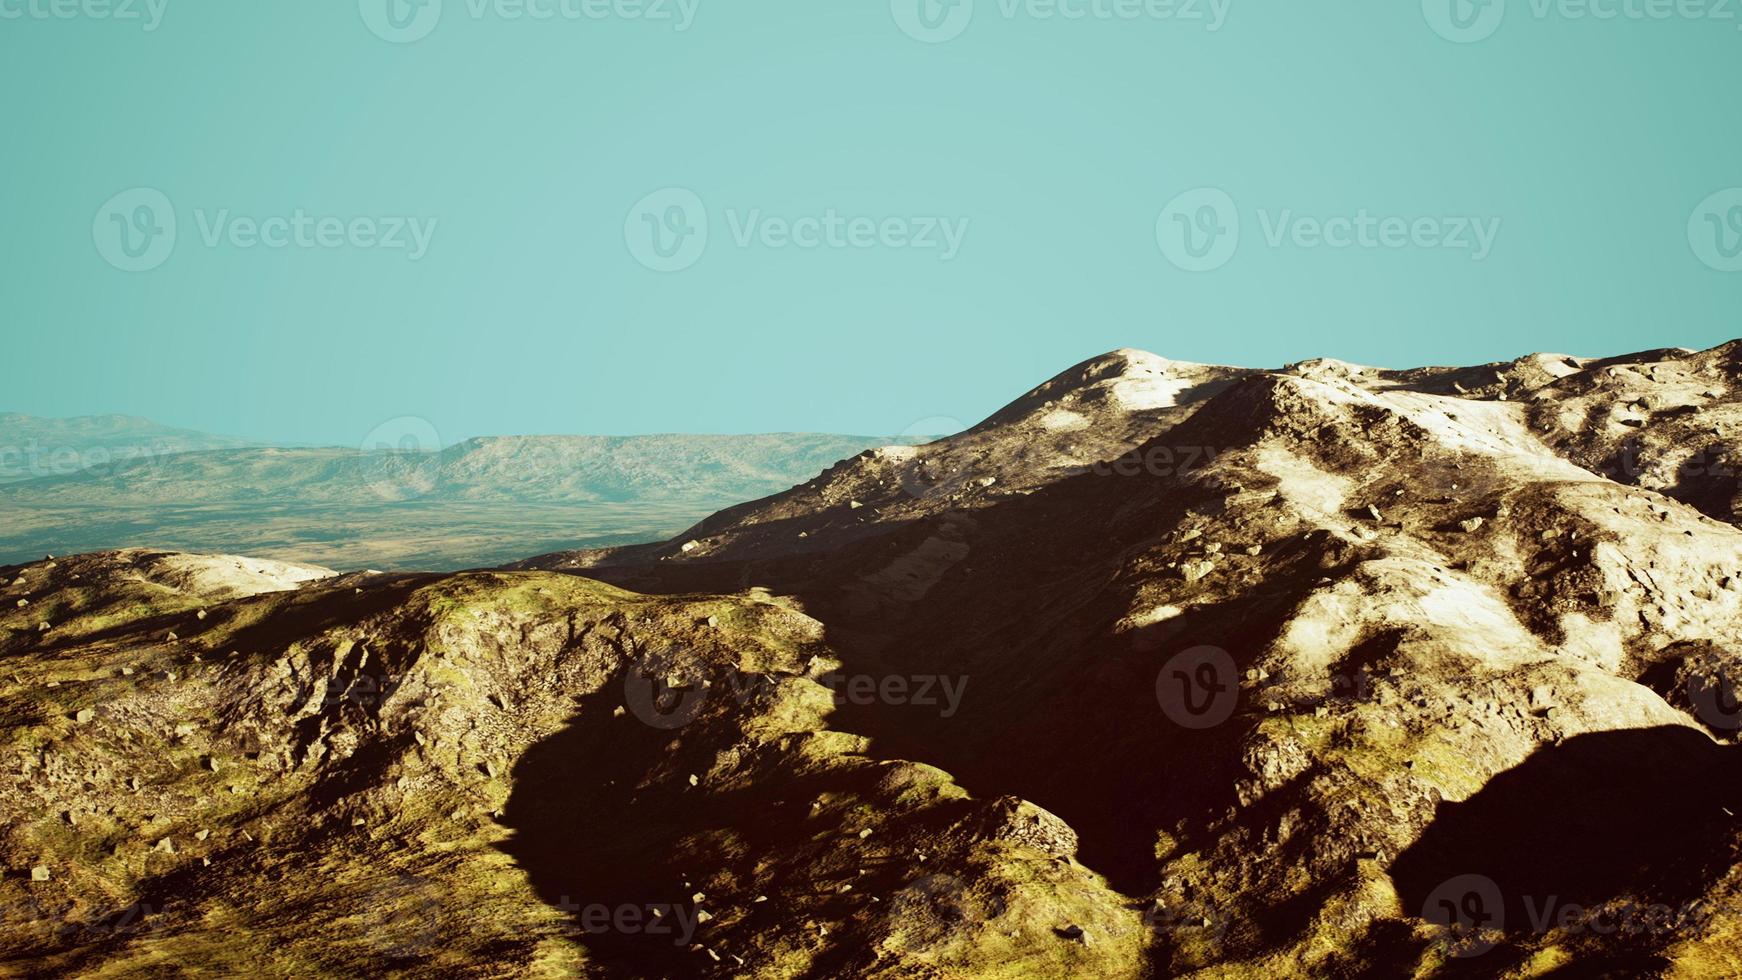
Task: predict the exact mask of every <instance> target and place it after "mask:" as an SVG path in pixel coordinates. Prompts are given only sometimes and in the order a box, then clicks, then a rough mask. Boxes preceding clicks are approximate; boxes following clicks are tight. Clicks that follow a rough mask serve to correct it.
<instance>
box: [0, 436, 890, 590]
mask: <svg viewBox="0 0 1742 980" xmlns="http://www.w3.org/2000/svg"><path fill="white" fill-rule="evenodd" d="M891 441H892V440H890V439H884V438H875V437H869V436H842V435H826V434H807V433H785V434H773V435H745V436H717V435H649V436H626V437H609V436H502V437H490V438H479V439H470V440H467V441H465V442H462V443H460V444H458V445H455V446H450V447H448V448H447V449H444V450H441V451H439V452H428V453H423V452H398V451H378V452H364V451H361V450H358V449H344V448H334V447H327V448H309V447H283V446H250V445H245V444H243V443H242V441H241V440H236V439H230V438H227V437H222V436H210V435H206V434H204V433H199V432H192V431H188V430H184V429H175V428H170V427H167V426H161V425H158V424H156V423H154V422H150V421H148V420H145V419H138V418H130V417H125V416H101V417H91V418H82V419H39V418H33V417H31V416H24V415H4V416H0V561H11V560H21V559H23V558H26V557H30V556H36V555H41V554H43V553H47V552H57V553H59V552H73V551H93V550H101V549H105V548H114V547H120V546H122V545H130V544H138V543H142V542H143V543H148V544H151V545H153V546H155V547H164V548H176V549H202V548H203V549H213V548H228V549H232V550H235V549H247V550H250V551H252V552H254V553H256V554H260V555H263V556H265V557H281V556H282V557H289V556H291V555H303V556H308V557H312V558H313V559H314V560H318V561H321V562H324V563H326V564H330V565H334V566H336V567H340V568H356V567H363V566H371V567H382V568H402V567H418V568H458V567H465V566H467V565H470V564H474V563H477V562H480V561H484V562H491V563H495V562H502V561H508V560H510V559H512V558H518V557H523V556H525V555H527V554H533V553H538V552H542V551H550V550H553V549H555V548H568V547H586V546H593V545H597V544H607V543H609V544H619V543H626V542H629V541H646V540H652V539H656V538H659V537H663V536H666V535H669V534H672V533H675V532H676V531H678V530H680V529H681V528H683V527H685V526H687V525H688V524H690V523H693V522H694V521H696V520H699V519H700V518H702V517H703V516H705V515H707V514H709V513H711V512H713V511H715V510H718V509H720V508H722V507H725V506H729V505H731V504H735V503H739V502H741V501H745V500H753V499H756V498H760V497H764V496H767V495H769V494H772V493H778V492H780V491H782V490H786V489H788V488H790V487H792V486H794V485H796V484H799V483H802V482H804V481H805V480H808V479H810V478H812V477H814V476H816V475H817V474H818V473H820V472H822V471H823V470H825V469H828V468H829V467H830V466H832V465H834V464H835V463H836V462H838V461H840V460H842V459H846V458H849V457H852V456H856V455H858V454H859V453H861V452H863V451H865V450H866V449H869V448H872V447H875V446H880V445H883V444H885V443H888V442H891Z"/></svg>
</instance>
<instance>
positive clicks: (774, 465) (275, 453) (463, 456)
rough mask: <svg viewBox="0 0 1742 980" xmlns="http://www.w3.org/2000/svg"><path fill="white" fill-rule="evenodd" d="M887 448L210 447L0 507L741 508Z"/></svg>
mask: <svg viewBox="0 0 1742 980" xmlns="http://www.w3.org/2000/svg"><path fill="white" fill-rule="evenodd" d="M889 441H890V440H888V439H886V438H884V439H879V438H872V437H868V436H840V435H815V434H803V433H787V434H775V435H748V436H697V435H652V436H624V437H609V436H500V437H490V438H481V439H469V440H467V441H465V442H462V443H460V444H458V445H456V446H450V447H448V448H447V449H444V450H442V451H440V452H431V453H407V452H368V453H365V452H361V451H359V450H356V449H337V448H315V449H304V448H277V447H250V448H221V449H220V448H214V449H210V450H207V451H201V452H182V453H141V454H138V455H135V456H133V457H130V458H127V459H117V460H116V461H115V462H113V463H112V464H108V465H103V466H98V467H94V468H92V469H90V470H85V471H80V472H75V473H71V474H66V475H57V476H52V477H47V478H42V479H37V480H34V481H31V482H28V483H16V484H14V485H12V486H8V487H6V488H4V489H3V490H0V497H3V498H5V499H11V500H18V501H28V500H35V499H50V498H52V500H53V501H54V502H56V503H59V504H75V503H77V504H103V505H114V504H122V503H126V504H133V503H138V502H140V501H141V500H166V501H174V502H176V503H182V504H186V503H195V502H229V501H245V500H296V501H301V502H307V503H313V502H334V503H342V502H352V503H369V504H375V503H381V502H383V501H395V500H413V499H425V498H433V499H440V500H469V501H492V500H500V501H512V500H529V501H542V502H549V503H558V502H570V503H573V502H586V501H614V502H631V501H647V500H671V499H708V500H712V501H715V502H727V503H730V502H737V501H741V500H749V499H753V498H756V497H761V496H766V495H767V494H770V493H774V492H777V491H780V490H785V489H787V488H788V487H791V486H792V485H794V484H796V483H801V482H803V481H804V480H807V479H809V478H811V477H813V476H815V475H816V474H817V473H819V472H821V471H822V470H825V469H827V468H828V467H829V466H831V465H833V464H834V463H836V462H837V461H839V460H841V459H844V458H846V457H850V456H854V455H857V454H858V453H860V452H863V451H864V450H866V449H869V448H872V447H875V446H880V445H883V444H885V443H887V442H889Z"/></svg>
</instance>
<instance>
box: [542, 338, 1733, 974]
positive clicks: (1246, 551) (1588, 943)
mask: <svg viewBox="0 0 1742 980" xmlns="http://www.w3.org/2000/svg"><path fill="white" fill-rule="evenodd" d="M1739 361H1742V343H1739V344H1729V345H1725V346H1724V347H1720V348H1717V349H1715V350H1711V351H1705V352H1692V351H1685V350H1667V351H1652V352H1647V353H1642V354H1637V355H1632V356H1628V357H1619V358H1611V359H1605V360H1587V359H1579V358H1570V357H1561V356H1533V357H1527V358H1523V359H1520V360H1518V361H1515V362H1509V363H1501V364H1492V365H1484V366H1480V367H1473V368H1456V369H1438V368H1436V369H1422V370H1413V371H1385V370H1378V369H1373V368H1365V367H1360V366H1357V365H1352V364H1345V363H1341V362H1335V361H1313V362H1307V363H1302V364H1297V365H1291V366H1289V367H1288V368H1285V369H1282V370H1279V371H1270V372H1257V371H1233V370H1228V369H1218V368H1208V367H1203V366H1198V365H1184V364H1176V363H1173V362H1168V361H1164V360H1162V359H1160V358H1156V357H1153V356H1151V355H1148V354H1143V353H1140V352H1131V351H1121V352H1116V353H1114V354H1111V355H1108V356H1106V357H1103V358H1098V359H1096V360H1094V361H1091V362H1088V363H1087V364H1084V365H1081V366H1079V367H1077V368H1074V369H1072V370H1071V371H1069V372H1066V373H1065V374H1063V375H1061V376H1060V377H1059V378H1057V379H1055V380H1054V381H1052V382H1049V383H1048V384H1047V385H1043V386H1042V387H1041V388H1039V389H1036V391H1035V392H1033V393H1031V394H1030V395H1028V396H1026V397H1025V398H1023V399H1022V400H1019V401H1018V402H1016V403H1015V404H1013V405H1012V406H1011V407H1010V408H1008V409H1006V410H1005V411H1004V412H1001V413H1000V414H999V415H998V416H995V417H994V418H993V419H992V420H989V421H988V423H986V424H985V425H982V426H980V427H978V428H977V429H975V430H974V431H972V432H969V433H967V434H965V435H963V436H960V437H956V438H953V439H949V440H945V441H943V442H940V443H937V444H933V445H931V446H925V447H920V448H917V449H913V450H903V451H894V452H891V451H878V452H871V453H867V454H863V455H861V456H859V457H857V458H855V459H853V460H851V461H848V462H847V463H844V464H842V465H841V466H838V467H836V468H834V469H832V470H831V471H829V472H827V473H825V474H824V475H823V476H822V477H820V478H819V479H817V480H815V481H813V482H811V483H810V484H807V485H805V486H802V487H799V488H795V489H794V490H792V491H789V492H788V493H785V494H782V495H779V496H777V497H774V498H770V499H767V500H763V501H758V502H756V503H753V504H747V505H744V506H742V507H739V508H735V509H733V510H731V511H727V512H725V513H723V514H721V515H717V516H716V517H714V518H711V519H709V520H708V521H704V522H703V523H702V524H700V525H698V526H697V527H696V528H694V529H692V530H691V531H690V532H689V533H687V534H685V535H683V536H680V537H679V538H677V539H674V540H673V541H671V542H669V543H667V544H664V545H656V546H645V547H639V548H629V549H619V550H616V551H606V552H590V553H573V554H565V555H553V556H549V557H547V558H544V559H539V560H535V561H533V562H530V563H528V567H542V568H552V569H565V570H570V571H575V572H579V573H581V574H585V575H588V576H592V577H596V578H599V579H604V580H608V581H612V582H615V583H618V584H621V585H624V586H626V587H630V588H635V589H638V590H641V591H646V592H655V593H659V592H673V593H682V592H688V591H695V590H706V589H727V588H732V587H736V586H742V585H750V584H754V585H760V586H764V587H767V588H770V589H773V590H774V591H776V592H780V593H785V594H792V595H794V596H796V597H798V599H799V600H800V601H801V602H802V603H803V604H804V606H805V608H806V609H807V611H809V612H810V614H811V615H813V616H815V617H817V618H818V619H820V620H822V621H823V622H825V623H827V624H828V627H829V630H828V636H829V639H830V641H831V643H832V644H833V645H834V646H835V648H836V652H837V655H838V656H840V657H841V658H842V659H843V661H844V662H846V663H848V664H850V665H852V666H853V668H854V669H856V670H859V671H864V672H866V673H870V674H873V675H879V676H885V675H887V676H911V675H915V674H920V673H925V672H936V671H940V670H943V671H952V672H960V673H962V674H964V675H966V676H968V677H970V678H972V687H971V690H972V693H971V695H970V696H969V697H967V698H966V699H965V700H964V703H963V706H962V709H961V710H960V711H959V712H956V713H953V714H952V715H950V716H949V717H944V716H942V715H941V714H940V713H939V712H937V711H935V710H929V709H926V708H924V707H916V706H913V705H902V704H887V703H877V704H872V705H865V706H847V707H845V708H843V710H842V711H841V712H840V713H839V714H838V715H837V717H836V719H835V723H836V724H838V725H840V726H842V727H845V728H848V729H850V730H853V731H856V732H862V733H865V734H868V735H870V736H871V737H872V744H873V745H874V746H875V747H876V751H877V752H878V754H879V756H880V757H886V758H905V759H919V760H924V761H926V762H928V763H932V764H935V765H938V766H940V767H942V768H943V769H945V770H946V771H949V772H951V773H952V774H953V775H954V776H955V777H956V778H957V779H958V780H959V781H961V783H962V785H963V786H964V787H965V788H967V790H968V791H969V792H971V793H973V794H975V795H976V796H984V795H1005V794H1008V795H1013V796H1017V797H1020V798H1023V799H1026V800H1029V801H1032V802H1034V803H1035V804H1037V805H1040V806H1042V807H1045V808H1047V809H1048V810H1050V811H1051V812H1054V813H1056V814H1057V815H1058V816H1059V817H1060V818H1062V819H1063V820H1064V821H1065V822H1066V824H1067V825H1069V826H1070V827H1071V828H1073V830H1074V832H1075V833H1076V834H1077V835H1078V836H1079V838H1080V848H1079V852H1078V856H1079V858H1080V860H1081V861H1082V862H1083V864H1084V865H1085V866H1086V867H1088V868H1090V869H1092V870H1093V871H1095V872H1096V873H1098V874H1100V875H1103V876H1105V880H1106V881H1107V883H1108V885H1109V887H1110V889H1111V891H1110V892H1109V893H1108V894H1107V895H1104V896H1102V898H1103V899H1104V900H1105V904H1098V905H1097V907H1099V908H1101V909H1103V910H1104V911H1106V912H1108V913H1109V914H1111V913H1112V912H1114V911H1116V910H1130V909H1138V910H1140V914H1141V915H1142V916H1143V924H1142V925H1140V926H1136V927H1134V928H1137V929H1138V931H1139V935H1140V936H1141V938H1140V939H1139V940H1138V941H1139V942H1141V943H1142V944H1143V946H1144V948H1145V950H1146V954H1145V963H1146V967H1145V968H1146V969H1149V970H1152V971H1154V972H1156V973H1159V974H1163V975H1169V974H1179V973H1191V972H1192V971H1195V970H1202V971H1204V973H1205V975H1206V976H1227V975H1248V974H1250V975H1255V976H1274V975H1304V974H1312V975H1324V974H1336V975H1372V974H1378V975H1400V974H1402V975H1440V974H1445V975H1472V976H1494V975H1515V976H1536V975H1546V974H1548V973H1551V972H1554V971H1555V970H1560V969H1569V970H1570V969H1575V968H1576V969H1578V970H1581V971H1588V972H1582V973H1580V975H1589V974H1590V973H1593V972H1594V973H1607V974H1612V975H1628V976H1639V975H1666V976H1689V977H1692V976H1713V975H1726V974H1734V973H1736V972H1738V971H1739V970H1742V940H1739V939H1738V936H1737V932H1738V930H1739V929H1742V918H1738V915H1737V906H1736V904H1735V903H1734V902H1733V901H1732V896H1733V895H1734V894H1735V891H1736V888H1737V886H1738V884H1739V879H1738V877H1737V875H1736V874H1735V873H1734V872H1733V870H1732V865H1733V855H1734V853H1735V849H1736V847H1737V844H1738V837H1737V829H1738V827H1737V819H1736V816H1735V815H1736V814H1737V813H1739V812H1742V805H1739V804H1742V800H1737V799H1735V798H1734V797H1735V796H1736V795H1738V794H1737V790H1736V787H1737V786H1738V785H1739V784H1738V783H1737V782H1736V781H1735V780H1733V779H1731V778H1730V775H1731V767H1732V766H1733V765H1734V764H1735V763H1736V759H1735V758H1734V757H1733V756H1732V752H1733V751H1734V750H1733V749H1732V748H1731V747H1730V746H1731V745H1732V743H1733V742H1734V738H1735V734H1734V733H1735V732H1736V730H1737V728H1738V727H1739V723H1742V714H1739V712H1738V711H1737V709H1736V708H1735V701H1734V700H1733V688H1732V685H1731V679H1732V678H1733V677H1734V676H1735V675H1736V671H1737V668H1738V664H1737V663H1736V660H1735V657H1736V652H1737V651H1738V650H1742V635H1738V630H1739V627H1738V625H1737V624H1738V613H1739V612H1742V533H1739V532H1738V530H1737V526H1736V522H1737V521H1738V519H1739V518H1742V514H1739V513H1738V512H1737V510H1736V509H1735V506H1736V505H1735V500H1736V499H1737V498H1736V493H1737V479H1738V477H1737V473H1738V469H1737V468H1736V464H1737V463H1738V462H1742V461H1738V460H1735V459H1734V458H1733V457H1732V455H1731V454H1730V452H1729V451H1728V449H1727V447H1729V446H1732V445H1734V444H1735V438H1736V436H1737V435H1738V432H1739V427H1738V422H1739V416H1738V411H1739V406H1738V402H1739V401H1742V391H1739V389H1738V379H1739V377H1742V363H1739ZM1132 939H1133V934H1131V933H1128V932H1122V931H1120V930H1119V929H1118V928H1116V927H1109V930H1108V931H1106V932H1103V933H1099V934H1091V935H1088V936H1087V937H1086V940H1085V942H1084V946H1085V948H1086V949H1088V950H1093V951H1099V950H1105V949H1108V948H1118V947H1119V945H1120V944H1122V943H1125V942H1129V941H1131V940H1132ZM1106 965H1107V966H1108V968H1109V969H1111V964H1106Z"/></svg>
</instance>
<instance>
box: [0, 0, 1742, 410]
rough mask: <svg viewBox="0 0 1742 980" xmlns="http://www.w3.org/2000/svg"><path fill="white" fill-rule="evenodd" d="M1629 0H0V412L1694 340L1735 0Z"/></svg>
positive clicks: (1719, 293) (1003, 390) (643, 395)
mask: <svg viewBox="0 0 1742 980" xmlns="http://www.w3.org/2000/svg"><path fill="white" fill-rule="evenodd" d="M390 5H391V6H390ZM1454 5H1455V6H1454ZM1661 9H1663V7H1662V6H1660V5H1658V4H1647V3H1646V2H1644V0H1597V2H1596V4H1595V7H1594V8H1593V7H1590V6H1585V5H1582V4H1571V3H1568V4H1564V5H1556V4H1550V3H1548V0H1510V2H1509V3H1500V2H1498V0H1494V2H1490V3H1488V4H1486V5H1481V6H1478V5H1472V4H1470V3H1469V2H1468V0H1426V2H1425V4H1424V3H1419V2H1416V0H1407V2H1405V0H1395V2H1386V3H1379V2H1364V3H1346V4H1325V3H1303V2H1299V0H1215V2H1214V3H1212V2H1211V0H1183V2H1180V3H1174V2H1170V0H1056V2H1054V0H977V2H972V3H970V2H968V0H959V2H958V3H957V4H955V5H954V6H946V5H944V4H942V3H940V2H939V0H894V2H893V3H892V2H891V0H826V2H824V0H753V2H752V0H741V2H737V3H723V2H715V0H683V2H681V3H680V2H679V0H617V2H615V3H613V2H611V0H445V2H443V3H435V2H434V0H426V2H425V3H424V5H423V6H414V5H412V4H411V3H410V2H408V0H361V3H358V2H355V0H333V2H323V3H312V2H272V3H268V2H247V3H241V2H236V0H0V85H3V86H4V92H5V95H4V97H3V98H0V133H3V134H4V135H3V136H0V176H3V180H0V215H3V216H4V221H5V227H4V229H3V230H0V301H3V304H4V305H3V307H0V310H3V316H4V320H3V323H4V331H5V336H4V349H5V352H6V356H5V358H4V362H3V363H4V365H5V367H4V378H5V381H4V386H3V387H0V411H6V410H10V411H21V412H27V413H32V414H39V415H73V414H88V413H108V412H120V413H128V414H138V415H145V416H149V417H152V418H155V419H158V420H160V421H163V422H167V423H171V424H176V425H183V426H189V427H194V428H200V429H206V430H211V431H217V432H223V433H230V434H239V435H246V436H251V437H255V438H262V439H277V440H289V441H301V442H321V443H333V444H340V445H354V444H357V442H358V441H359V440H360V439H362V438H364V436H365V434H367V433H369V432H370V431H371V430H373V429H375V427H376V426H377V425H378V424H379V423H381V422H382V421H383V420H386V419H391V418H395V417H399V416H416V417H420V418H424V419H428V420H429V421H430V423H431V424H432V425H433V426H434V427H435V428H436V429H437V430H438V431H439V432H440V433H441V435H442V437H443V438H444V439H445V440H446V441H450V442H451V441H456V440H458V439H461V438H464V437H467V436H471V435H477V434H489V433H549V432H585V433H621V434H631V433H641V432H660V431H685V432H750V431H770V430H832V431H842V432H854V433H874V434H883V433H893V432H900V431H903V430H905V429H908V428H909V427H910V426H912V425H914V424H915V423H916V422H917V421H918V420H921V419H927V418H934V417H953V418H959V419H962V420H964V421H968V422H972V421H975V420H977V419H979V418H980V417H983V416H984V415H986V414H988V413H990V412H991V411H993V410H994V409H996V408H997V407H998V406H999V405H1001V404H1002V403H1004V402H1005V401H1007V400H1009V399H1011V398H1013V397H1015V396H1017V395H1018V394H1020V393H1021V392H1022V391H1023V390H1025V389H1026V388H1027V387H1028V386H1030V385H1032V384H1034V383H1036V382H1038V381H1040V380H1042V379H1044V378H1046V377H1048V376H1050V375H1051V374H1053V373H1056V372H1057V371H1059V370H1061V369H1063V368H1065V367H1067V366H1069V365H1070V364H1072V363H1074V362H1076V361H1079V360H1082V359H1084V358H1086V357H1089V356H1092V355H1094V354H1097V353H1101V352H1103V351H1106V350H1110V349H1112V348H1116V347H1124V346H1131V347H1141V348H1145V349H1148V350H1152V351H1155V352H1157V353H1160V354H1163V355H1166V356H1169V357H1175V358H1180V359H1186V360H1197V361H1212V362H1222V363H1237V364H1247V365H1279V364H1282V363H1285V362H1288V361H1291V360H1298V359H1301V358H1306V357H1312V356H1332V357H1339V358H1343V359H1346V360H1352V361H1358V362H1365V363H1371V364H1380V365H1386V366H1410V365H1416V364H1422V363H1446V362H1457V363H1465V362H1478V361H1485V360H1497V359H1502V358H1508V357H1512V356H1516V355H1518V354H1521V353H1525V352H1529V351H1534V350H1553V351H1559V352H1565V353H1574V354H1604V353H1616V352H1621V351H1626V350H1633V349H1640V348H1647V347H1659V346H1672V345H1681V346H1691V347H1701V346H1709V345H1711V344H1715V343H1719V342H1722V341H1724V340H1726V339H1730V338H1732V337H1734V336H1737V335H1738V334H1742V323H1739V322H1738V321H1739V317H1738V311H1739V310H1742V303H1739V302H1738V301H1739V300H1742V271H1738V270H1742V257H1739V256H1742V191H1734V192H1729V193H1726V192H1727V191H1729V189H1733V188H1738V187H1742V125H1739V124H1738V123H1739V117H1738V112H1737V108H1736V92H1737V80H1738V74H1737V72H1738V67H1739V66H1742V21H1738V20H1737V17H1738V16H1742V4H1736V3H1730V2H1723V3H1720V2H1719V0H1710V2H1709V3H1703V4H1702V3H1700V2H1699V0H1689V2H1687V3H1684V4H1683V5H1682V6H1681V7H1678V8H1675V10H1676V11H1680V12H1674V11H1672V16H1670V17H1669V18H1667V19H1658V18H1655V17H1653V16H1651V13H1652V12H1653V11H1658V10H1661ZM1593 10H1595V11H1603V12H1614V13H1615V14H1616V16H1613V17H1598V16H1596V14H1595V13H1594V12H1593ZM1689 11H1703V12H1704V14H1705V15H1704V16H1699V17H1695V16H1691V14H1690V13H1689ZM1067 14H1069V15H1073V16H1066V15H1067ZM535 15H539V16H535ZM1075 15H1080V16H1075ZM323 219H325V220H323ZM172 226H173V227H172ZM1236 227H1237V228H1238V235H1237V237H1236V236H1235V235H1234V233H1233V232H1234V230H1235V228H1236ZM265 243H270V244H265ZM1330 243H1335V246H1333V244H1330Z"/></svg>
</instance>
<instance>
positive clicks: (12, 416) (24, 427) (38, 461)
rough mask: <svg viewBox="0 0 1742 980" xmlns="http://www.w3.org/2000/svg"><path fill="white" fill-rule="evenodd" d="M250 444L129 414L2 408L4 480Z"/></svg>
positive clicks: (0, 459) (65, 473)
mask: <svg viewBox="0 0 1742 980" xmlns="http://www.w3.org/2000/svg"><path fill="white" fill-rule="evenodd" d="M247 445H250V443H249V442H248V441H247V440H245V439H236V438H232V437H230V436H215V435H211V434H209V433H205V432H195V431H193V430H192V429H177V428H175V427H173V426H168V425H160V424H158V423H156V422H153V421H151V420H150V419H142V418H136V417H134V416H131V415H85V416H80V417H78V418H70V419H51V418H39V417H37V416H34V415H20V414H18V413H16V412H4V413H0V484H3V483H14V482H18V481H21V480H34V479H41V478H44V477H53V476H61V477H64V476H73V475H76V474H78V473H81V472H84V471H86V470H90V469H102V468H104V467H109V466H113V465H116V464H125V463H128V462H130V461H135V460H141V459H152V458H159V457H162V456H166V455H170V454H174V453H187V452H201V451H205V450H211V449H235V448H238V447H242V446H247Z"/></svg>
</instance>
